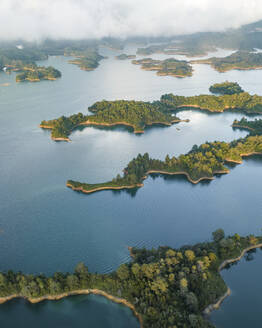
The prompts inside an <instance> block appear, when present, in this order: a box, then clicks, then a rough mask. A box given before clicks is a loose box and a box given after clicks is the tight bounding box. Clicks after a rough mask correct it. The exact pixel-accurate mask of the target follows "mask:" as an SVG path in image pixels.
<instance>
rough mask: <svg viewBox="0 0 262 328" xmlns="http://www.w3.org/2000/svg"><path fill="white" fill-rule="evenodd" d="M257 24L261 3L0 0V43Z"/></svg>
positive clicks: (173, 32) (261, 15)
mask: <svg viewBox="0 0 262 328" xmlns="http://www.w3.org/2000/svg"><path fill="white" fill-rule="evenodd" d="M259 19H262V1H261V0H219V1H218V0H0V24H1V25H0V26H1V28H0V39H5V40H13V39H18V38H23V39H26V40H29V41H33V40H41V39H43V38H54V39H57V38H59V39H60V38H66V39H68V38H70V39H71V38H72V39H81V38H102V37H109V36H110V37H117V38H119V37H120V38H126V37H131V36H163V35H164V36H170V35H177V34H186V33H194V32H202V31H222V30H225V29H227V28H231V27H233V28H234V27H239V26H240V25H242V24H247V23H251V22H255V21H257V20H259Z"/></svg>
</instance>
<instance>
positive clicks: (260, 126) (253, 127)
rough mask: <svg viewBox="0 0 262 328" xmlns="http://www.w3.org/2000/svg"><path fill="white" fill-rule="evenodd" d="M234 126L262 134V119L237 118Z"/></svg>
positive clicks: (254, 133)
mask: <svg viewBox="0 0 262 328" xmlns="http://www.w3.org/2000/svg"><path fill="white" fill-rule="evenodd" d="M232 127H233V128H239V129H244V130H249V131H250V134H251V135H262V120H258V119H255V120H254V121H248V120H247V119H246V118H245V117H243V118H242V119H241V120H240V121H238V120H235V121H234V123H233V125H232Z"/></svg>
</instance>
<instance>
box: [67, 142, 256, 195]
mask: <svg viewBox="0 0 262 328" xmlns="http://www.w3.org/2000/svg"><path fill="white" fill-rule="evenodd" d="M255 154H259V155H262V136H247V137H246V138H243V139H238V140H234V141H232V142H229V143H226V142H221V141H214V142H206V143H205V144H202V145H200V146H197V145H194V146H193V148H192V149H191V151H189V152H188V153H187V154H185V155H180V156H179V157H175V156H173V157H169V155H167V156H166V158H165V160H164V161H161V160H159V159H152V158H150V157H149V155H148V153H145V154H144V155H141V154H139V155H138V156H137V158H134V159H133V160H132V161H131V162H130V163H129V164H128V165H127V167H126V168H125V169H124V170H123V172H124V174H123V176H120V174H118V175H117V177H116V178H114V179H113V180H111V181H108V182H105V183H97V184H89V183H82V182H78V181H73V180H68V181H67V184H66V185H67V187H69V188H72V189H73V190H76V191H81V192H83V193H87V194H90V193H93V192H96V191H100V190H107V189H109V190H114V189H131V188H138V187H142V186H143V180H144V179H146V178H147V176H148V175H149V174H152V173H153V174H158V173H159V174H163V175H185V176H186V177H187V179H188V180H189V181H190V182H191V183H194V184H197V183H199V182H200V181H202V180H213V179H214V176H215V175H216V174H225V173H229V170H228V168H227V167H226V166H225V163H226V162H233V163H238V164H240V163H242V158H243V157H246V156H251V155H255Z"/></svg>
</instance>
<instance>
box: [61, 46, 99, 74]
mask: <svg viewBox="0 0 262 328" xmlns="http://www.w3.org/2000/svg"><path fill="white" fill-rule="evenodd" d="M64 55H65V56H72V57H76V58H75V59H72V60H69V61H68V62H69V63H70V64H74V65H77V66H79V67H80V69H82V70H84V71H93V70H94V69H95V68H97V67H98V65H99V62H100V61H101V60H102V59H105V57H104V56H101V55H100V54H99V53H98V51H97V50H96V49H95V48H93V47H91V48H87V49H85V50H74V49H66V50H65V53H64Z"/></svg>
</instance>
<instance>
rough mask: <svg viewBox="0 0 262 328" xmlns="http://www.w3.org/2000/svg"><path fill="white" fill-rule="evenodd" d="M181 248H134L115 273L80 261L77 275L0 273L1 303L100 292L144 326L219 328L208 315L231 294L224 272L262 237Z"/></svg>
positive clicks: (216, 237) (216, 235)
mask: <svg viewBox="0 0 262 328" xmlns="http://www.w3.org/2000/svg"><path fill="white" fill-rule="evenodd" d="M212 235H213V241H211V242H204V243H199V244H196V245H193V246H184V247H181V248H179V249H172V248H170V247H159V248H158V249H152V250H146V249H136V248H130V251H131V256H132V261H131V262H130V263H127V264H122V265H120V266H119V268H118V269H117V270H116V271H115V272H112V273H109V274H98V273H90V272H89V271H88V268H87V266H85V265H84V263H79V264H78V265H77V266H76V268H75V271H74V272H73V273H61V272H56V273H54V275H53V276H49V277H47V276H45V275H44V274H39V275H33V274H23V273H22V272H17V273H15V272H13V271H11V270H9V271H7V272H2V273H0V303H4V302H7V301H9V300H11V299H14V298H25V299H27V300H28V301H29V302H31V303H37V302H41V301H43V300H58V299H61V298H64V297H67V296H70V295H80V294H92V293H93V294H98V295H102V296H104V297H107V298H109V299H111V300H112V301H114V302H117V303H122V304H124V305H126V306H128V307H129V308H131V309H132V311H133V313H134V314H135V315H136V316H137V318H138V319H139V322H140V326H141V328H142V327H144V328H164V327H166V328H174V327H177V328H178V327H181V328H182V327H196V328H212V327H214V326H213V325H212V324H211V323H210V322H209V321H208V320H206V318H205V315H206V314H208V313H209V312H210V311H212V310H214V309H216V308H218V307H219V305H220V303H221V302H222V301H223V299H224V298H225V297H226V296H228V295H229V294H230V290H229V288H228V287H227V286H226V284H225V282H224V280H223V279H222V277H221V275H220V273H219V272H220V270H222V269H223V268H224V267H225V266H227V265H229V264H230V263H233V262H237V261H238V260H240V259H241V258H242V257H243V256H244V255H245V253H246V252H248V251H250V252H251V251H255V249H256V248H258V247H261V246H262V237H255V236H253V235H249V236H247V237H241V236H239V235H238V234H235V235H233V236H229V237H226V236H225V233H224V231H223V230H222V229H218V230H216V231H214V232H213V234H212Z"/></svg>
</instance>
